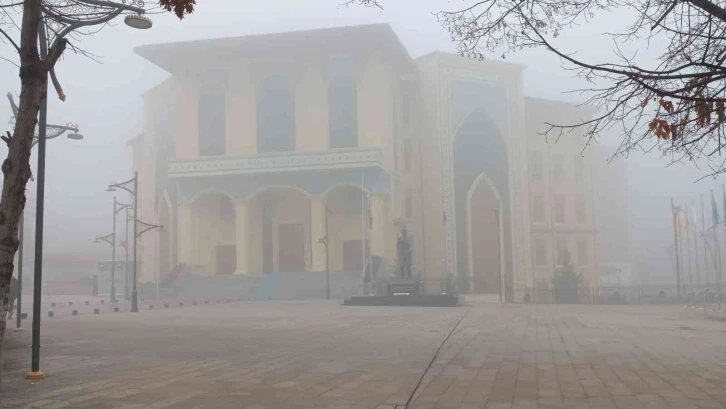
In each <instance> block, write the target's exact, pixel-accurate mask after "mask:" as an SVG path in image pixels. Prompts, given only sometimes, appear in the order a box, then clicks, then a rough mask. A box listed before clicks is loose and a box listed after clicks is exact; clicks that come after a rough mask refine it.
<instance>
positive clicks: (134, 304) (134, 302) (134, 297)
mask: <svg viewBox="0 0 726 409" xmlns="http://www.w3.org/2000/svg"><path fill="white" fill-rule="evenodd" d="M138 205H139V172H134V277H133V278H134V287H133V292H132V293H131V312H139V301H138V300H139V299H138V293H137V292H136V265H137V264H138V263H137V262H136V242H137V235H138V233H137V230H138V227H139V223H138V220H139V219H138V217H137V216H138V215H139V206H138Z"/></svg>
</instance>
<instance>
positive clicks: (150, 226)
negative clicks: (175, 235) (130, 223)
mask: <svg viewBox="0 0 726 409" xmlns="http://www.w3.org/2000/svg"><path fill="white" fill-rule="evenodd" d="M137 221H138V223H139V225H141V230H139V232H138V233H137V234H136V238H137V239H138V238H139V237H141V235H142V234H144V233H146V232H148V231H151V230H154V229H159V231H163V230H164V226H162V225H160V224H150V223H145V222H142V221H141V220H138V219H137Z"/></svg>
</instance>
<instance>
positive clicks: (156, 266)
mask: <svg viewBox="0 0 726 409" xmlns="http://www.w3.org/2000/svg"><path fill="white" fill-rule="evenodd" d="M158 257H159V236H158V235H157V236H154V279H155V280H156V299H157V300H158V299H159V259H158Z"/></svg>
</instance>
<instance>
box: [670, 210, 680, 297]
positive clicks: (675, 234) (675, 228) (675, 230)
mask: <svg viewBox="0 0 726 409" xmlns="http://www.w3.org/2000/svg"><path fill="white" fill-rule="evenodd" d="M671 213H673V240H674V242H675V245H676V288H677V291H678V298H680V297H681V265H680V256H679V255H678V211H677V210H676V206H675V204H674V203H673V198H671Z"/></svg>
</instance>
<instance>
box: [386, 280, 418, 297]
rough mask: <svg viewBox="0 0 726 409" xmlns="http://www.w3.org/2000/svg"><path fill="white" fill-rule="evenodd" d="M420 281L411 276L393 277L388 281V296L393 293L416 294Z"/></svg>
mask: <svg viewBox="0 0 726 409" xmlns="http://www.w3.org/2000/svg"><path fill="white" fill-rule="evenodd" d="M419 290H420V283H419V281H418V280H416V279H412V278H398V277H397V278H394V279H393V280H391V282H389V283H388V296H389V297H391V296H394V295H412V296H418V295H419Z"/></svg>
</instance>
